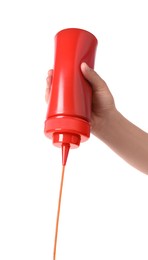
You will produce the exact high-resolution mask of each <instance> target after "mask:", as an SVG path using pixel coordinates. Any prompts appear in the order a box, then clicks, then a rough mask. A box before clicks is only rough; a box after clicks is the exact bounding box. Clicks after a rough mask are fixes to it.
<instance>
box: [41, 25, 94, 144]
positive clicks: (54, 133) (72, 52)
mask: <svg viewBox="0 0 148 260" xmlns="http://www.w3.org/2000/svg"><path fill="white" fill-rule="evenodd" d="M97 43H98V41H97V39H96V37H95V36H94V35H93V34H92V33H90V32H88V31H86V30H83V29H79V28H67V29H64V30H61V31H59V32H58V33H57V34H56V35H55V57H54V68H53V69H54V70H53V71H54V72H53V80H52V86H51V91H50V97H49V103H48V109H47V115H46V121H45V128H44V132H45V135H46V136H47V137H49V138H50V139H52V140H53V144H54V145H56V146H58V147H62V145H63V144H65V143H67V144H69V146H70V148H76V147H78V146H79V144H80V142H84V141H86V140H87V139H88V138H89V136H90V116H91V101H92V90H91V87H90V85H89V83H88V82H87V81H86V80H85V78H84V76H83V75H82V73H81V69H80V65H81V63H82V62H86V63H87V64H88V65H89V66H90V67H92V68H93V67H94V60H95V53H96V48H97Z"/></svg>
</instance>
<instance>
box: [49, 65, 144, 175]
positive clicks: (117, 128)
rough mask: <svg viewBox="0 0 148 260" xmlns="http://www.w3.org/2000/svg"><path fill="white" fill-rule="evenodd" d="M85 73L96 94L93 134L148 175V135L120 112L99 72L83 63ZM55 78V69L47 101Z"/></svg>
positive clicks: (51, 72)
mask: <svg viewBox="0 0 148 260" xmlns="http://www.w3.org/2000/svg"><path fill="white" fill-rule="evenodd" d="M81 71H82V74H83V76H84V77H85V79H86V80H88V81H89V83H90V85H91V87H92V91H93V96H92V114H91V133H92V134H94V135H95V136H96V137H97V138H99V139H100V140H101V141H103V142H104V143H105V144H106V145H107V146H108V147H110V149H112V150H113V151H114V152H115V153H116V154H118V155H119V156H120V157H121V158H122V159H124V160H125V161H126V162H127V163H129V164H130V165H131V166H133V167H134V168H136V169H137V170H139V171H141V172H143V173H145V174H148V133H146V132H144V131H143V130H142V129H140V128H139V127H137V126H136V125H134V124H133V123H132V122H130V121H129V120H127V119H126V118H125V117H124V116H123V115H122V114H121V113H120V112H119V111H118V110H117V108H116V106H115V102H114V98H113V96H112V94H111V92H110V90H109V88H108V86H107V84H106V83H105V81H104V80H103V79H102V78H101V77H100V76H99V75H98V74H97V72H96V71H94V70H93V69H92V68H90V67H88V65H87V64H86V63H82V64H81ZM52 75H53V70H49V71H48V77H47V88H46V92H45V99H46V102H48V98H49V93H50V87H51V84H52Z"/></svg>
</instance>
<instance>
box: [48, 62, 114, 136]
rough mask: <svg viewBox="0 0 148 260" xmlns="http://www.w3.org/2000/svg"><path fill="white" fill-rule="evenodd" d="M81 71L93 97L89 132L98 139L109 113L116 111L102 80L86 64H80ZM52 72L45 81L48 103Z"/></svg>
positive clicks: (111, 97) (110, 95)
mask: <svg viewBox="0 0 148 260" xmlns="http://www.w3.org/2000/svg"><path fill="white" fill-rule="evenodd" d="M81 71H82V74H83V76H84V77H85V79H86V80H88V81H89V83H90V85H91V87H92V91H93V95H92V114H91V132H92V133H93V134H94V135H95V136H97V137H99V133H100V131H101V130H102V127H103V126H104V123H105V121H106V120H107V118H108V115H109V114H110V112H112V111H114V110H116V109H115V103H114V99H113V96H112V94H111V92H110V90H109V88H108V86H107V84H106V83H105V81H104V80H103V79H101V77H100V76H99V75H98V74H97V73H96V72H95V71H94V70H93V69H91V68H90V67H88V65H87V64H86V63H82V64H81ZM52 75H53V70H49V71H48V77H47V79H46V82H47V87H46V92H45V99H46V102H48V99H49V93H50V87H51V84H52Z"/></svg>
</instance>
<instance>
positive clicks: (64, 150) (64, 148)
mask: <svg viewBox="0 0 148 260" xmlns="http://www.w3.org/2000/svg"><path fill="white" fill-rule="evenodd" d="M69 148H70V144H67V143H66V144H62V165H63V166H65V165H66V162H67V158H68V154H69Z"/></svg>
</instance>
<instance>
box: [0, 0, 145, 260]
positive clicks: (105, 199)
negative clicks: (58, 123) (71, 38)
mask: <svg viewBox="0 0 148 260" xmlns="http://www.w3.org/2000/svg"><path fill="white" fill-rule="evenodd" d="M147 14H148V7H147V1H146V0H145V1H144V0H139V1H134V0H133V1H131V0H126V1H120V0H119V1H117V0H113V1H109V0H98V1H96V0H92V1H84V0H82V1H72V2H71V1H68V0H67V1H66V0H63V1H60V0H59V1H56V0H54V1H50V0H48V1H47V0H40V1H39V0H36V1H35V0H26V1H21V0H20V1H19V0H13V1H10V0H3V1H1V2H0V259H1V260H11V259H15V260H18V259H19V260H20V259H21V260H26V259H27V260H33V259H35V260H51V259H52V254H53V241H54V229H55V218H56V210H57V199H58V192H59V184H60V177H61V151H60V149H58V148H56V147H53V145H52V142H51V140H48V139H47V138H46V137H45V136H44V120H45V114H46V103H45V101H44V94H45V88H46V76H47V71H48V69H50V68H52V66H53V53H54V35H55V34H56V33H57V32H58V31H59V30H61V29H63V28H68V27H78V28H83V29H86V30H88V31H90V32H92V33H93V34H95V36H96V37H97V39H98V48H97V53H96V62H95V69H96V71H97V72H98V73H99V74H100V75H101V77H103V78H104V80H105V81H106V82H107V84H108V86H109V88H110V90H111V92H112V94H113V96H114V98H115V102H116V106H117V108H118V110H119V111H120V112H121V113H122V114H123V115H124V116H125V117H127V118H128V119H129V120H131V121H132V122H133V123H135V124H136V125H138V126H139V127H140V128H142V129H143V130H145V131H147V129H148V102H147V99H148V94H147V89H148V27H147V25H148V15H147ZM147 208H148V177H147V176H146V175H145V174H143V173H141V172H139V171H137V170H136V169H134V168H132V167H131V166H130V165H128V164H127V163H126V162H124V161H123V160H122V159H121V158H119V157H118V156H117V155H116V154H115V153H113V152H112V151H111V150H110V149H109V148H108V147H107V146H106V145H105V144H103V143H102V142H100V141H99V140H98V139H96V138H95V137H94V136H92V135H91V137H90V139H89V140H88V141H87V142H86V143H83V144H81V145H80V147H79V148H78V149H76V150H71V151H70V154H69V158H68V163H67V167H66V172H65V182H64V190H63V197H62V208H61V216H60V226H59V236H58V247H57V260H69V259H71V260H76V259H77V260H79V259H86V260H90V259H98V260H108V259H114V260H119V259H120V260H122V259H123V260H125V259H126V260H132V259H134V260H135V259H136V260H147V259H148V209H147Z"/></svg>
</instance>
